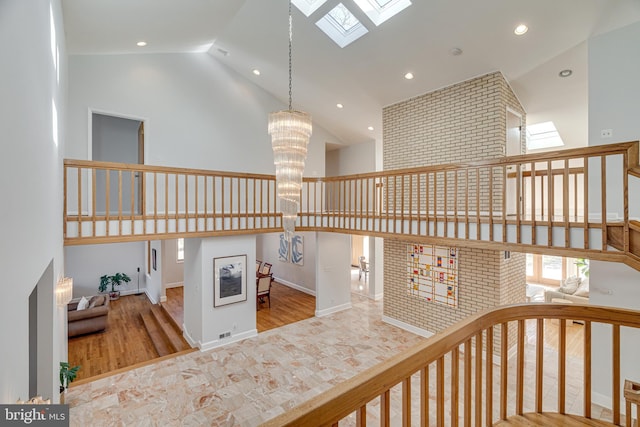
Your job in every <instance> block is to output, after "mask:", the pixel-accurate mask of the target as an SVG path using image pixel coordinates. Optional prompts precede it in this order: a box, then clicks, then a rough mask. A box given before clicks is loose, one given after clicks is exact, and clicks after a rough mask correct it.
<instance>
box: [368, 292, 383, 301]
mask: <svg viewBox="0 0 640 427" xmlns="http://www.w3.org/2000/svg"><path fill="white" fill-rule="evenodd" d="M382 297H384V292H380V293H379V294H375V295H374V296H373V298H371V297H369V298H370V299H373V300H374V301H380V300H381V299H382Z"/></svg>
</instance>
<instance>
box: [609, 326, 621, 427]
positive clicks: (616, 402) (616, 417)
mask: <svg viewBox="0 0 640 427" xmlns="http://www.w3.org/2000/svg"><path fill="white" fill-rule="evenodd" d="M612 326H613V334H612V335H613V336H612V338H613V340H612V343H611V344H612V347H613V357H612V359H613V360H612V362H613V366H612V374H611V375H612V376H613V384H612V387H613V393H612V396H613V402H612V412H613V423H614V424H616V425H619V424H620V325H619V324H614V325H612Z"/></svg>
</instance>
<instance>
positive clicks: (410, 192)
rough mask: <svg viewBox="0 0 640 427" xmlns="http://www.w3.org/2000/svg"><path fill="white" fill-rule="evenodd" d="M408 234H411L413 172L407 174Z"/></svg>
mask: <svg viewBox="0 0 640 427" xmlns="http://www.w3.org/2000/svg"><path fill="white" fill-rule="evenodd" d="M402 179H403V181H404V177H403V178H402ZM409 234H413V174H410V175H409Z"/></svg>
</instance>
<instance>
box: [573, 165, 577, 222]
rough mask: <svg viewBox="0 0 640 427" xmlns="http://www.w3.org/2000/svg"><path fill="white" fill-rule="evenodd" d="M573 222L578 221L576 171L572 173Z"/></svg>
mask: <svg viewBox="0 0 640 427" xmlns="http://www.w3.org/2000/svg"><path fill="white" fill-rule="evenodd" d="M573 222H578V172H574V174H573Z"/></svg>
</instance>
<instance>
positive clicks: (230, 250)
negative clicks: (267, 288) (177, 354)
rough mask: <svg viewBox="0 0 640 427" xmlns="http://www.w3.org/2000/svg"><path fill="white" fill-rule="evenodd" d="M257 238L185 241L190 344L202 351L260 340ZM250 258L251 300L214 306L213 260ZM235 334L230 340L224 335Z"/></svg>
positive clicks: (187, 326)
mask: <svg viewBox="0 0 640 427" xmlns="http://www.w3.org/2000/svg"><path fill="white" fill-rule="evenodd" d="M255 248H256V238H255V236H254V235H246V236H226V237H208V238H204V239H195V238H191V239H185V277H184V279H185V283H184V311H185V318H184V321H185V327H186V328H185V331H186V332H187V333H188V334H189V336H188V337H186V338H187V340H188V341H189V342H190V343H191V344H192V345H196V346H198V347H199V348H200V349H201V350H208V349H210V348H214V347H219V346H221V345H226V344H229V343H231V342H235V341H239V340H243V339H246V338H250V337H252V336H256V335H257V334H258V332H257V329H256V282H255V272H254V271H255V267H254V266H255V262H256V250H255ZM235 255H246V256H247V265H246V272H247V279H246V280H247V300H246V301H242V302H237V303H234V304H229V305H224V306H220V307H215V308H214V306H213V280H214V271H213V262H214V261H213V260H214V258H218V257H227V256H235ZM225 332H231V336H230V337H228V338H223V339H221V338H220V334H223V333H225Z"/></svg>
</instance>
